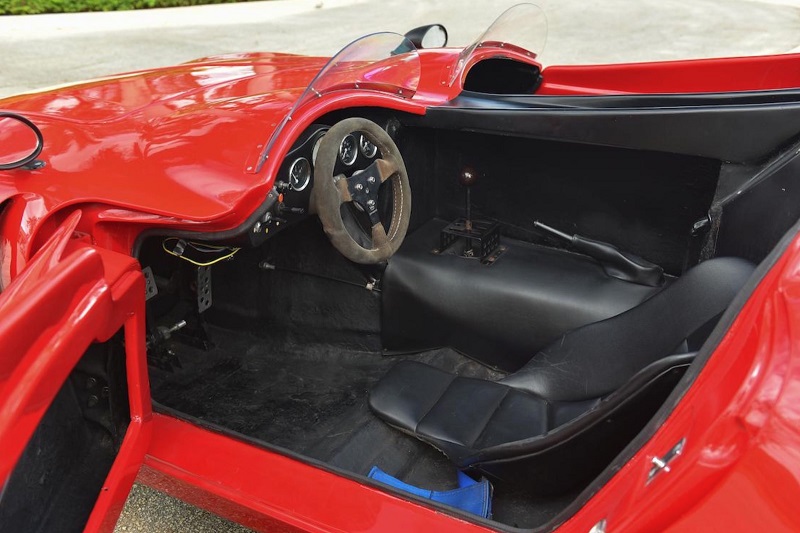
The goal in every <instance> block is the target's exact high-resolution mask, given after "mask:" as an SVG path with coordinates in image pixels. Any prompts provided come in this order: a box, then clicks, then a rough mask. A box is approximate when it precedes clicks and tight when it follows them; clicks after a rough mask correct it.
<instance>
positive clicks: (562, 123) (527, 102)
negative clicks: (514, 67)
mask: <svg viewBox="0 0 800 533" xmlns="http://www.w3.org/2000/svg"><path fill="white" fill-rule="evenodd" d="M704 99H705V100H704ZM725 99H727V100H725ZM776 100H777V101H776ZM721 101H722V102H723V103H725V104H735V105H730V106H728V107H720V103H721ZM425 123H426V124H428V125H431V126H435V127H437V128H444V129H448V130H461V131H465V130H466V131H475V132H484V133H498V134H502V135H519V136H524V137H534V138H538V139H553V140H561V141H570V142H580V143H588V144H595V145H601V146H618V147H625V148H635V149H638V150H658V151H663V152H670V153H676V154H686V155H696V156H701V157H708V158H713V159H719V160H723V161H734V162H751V161H758V160H761V159H764V158H766V157H768V156H770V155H772V154H774V153H775V151H776V147H781V146H783V145H785V144H787V143H789V142H790V141H792V140H793V139H794V138H795V137H797V135H798V134H799V133H800V126H798V123H800V98H798V97H797V92H796V91H791V92H786V93H785V94H784V95H783V98H780V97H778V96H771V95H767V94H764V93H742V94H741V95H740V96H739V97H731V96H730V95H719V96H714V95H710V96H686V95H675V96H673V95H669V94H665V95H659V96H657V97H655V96H651V95H645V96H641V95H625V96H584V97H574V96H570V97H559V96H538V95H531V96H513V97H504V96H490V95H480V94H477V93H472V94H462V95H460V96H459V97H457V98H455V99H454V100H452V101H451V102H449V103H448V104H446V105H444V106H441V107H434V108H431V109H429V110H428V113H427V115H426V117H425Z"/></svg>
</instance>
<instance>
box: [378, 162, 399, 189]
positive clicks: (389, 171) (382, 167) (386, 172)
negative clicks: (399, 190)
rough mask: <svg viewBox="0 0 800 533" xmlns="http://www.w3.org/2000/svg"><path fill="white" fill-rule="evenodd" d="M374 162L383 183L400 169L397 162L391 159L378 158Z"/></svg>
mask: <svg viewBox="0 0 800 533" xmlns="http://www.w3.org/2000/svg"><path fill="white" fill-rule="evenodd" d="M374 164H375V167H376V168H377V169H378V175H379V176H380V179H381V183H383V182H384V181H386V180H388V179H389V178H391V177H392V176H394V175H395V174H397V172H398V171H399V169H398V167H397V163H395V162H394V161H393V160H391V159H382V158H381V159H376V160H375V163H374Z"/></svg>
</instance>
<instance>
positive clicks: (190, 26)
mask: <svg viewBox="0 0 800 533" xmlns="http://www.w3.org/2000/svg"><path fill="white" fill-rule="evenodd" d="M518 1H519V0H497V1H494V2H491V3H487V2H485V1H479V0H386V1H382V2H377V1H372V2H368V1H366V0H275V1H272V2H248V3H242V4H220V5H209V6H195V7H184V8H169V9H159V10H144V11H123V12H112V13H78V14H66V15H32V16H12V17H0V97H2V96H5V95H11V94H15V93H19V92H25V91H30V90H34V89H38V88H42V87H46V86H50V85H55V84H63V83H69V82H75V81H79V80H82V79H87V78H91V77H97V76H103V75H108V74H113V73H118V72H126V71H131V70H138V69H143V68H152V67H158V66H166V65H172V64H175V63H180V62H183V61H188V60H191V59H195V58H197V57H202V56H206V55H213V54H220V53H229V52H241V51H255V50H275V51H283V52H293V53H301V54H321V55H330V54H332V53H334V52H335V51H336V50H338V49H339V48H341V47H342V46H344V45H345V44H347V43H348V42H350V41H352V40H353V39H355V38H357V37H359V36H361V35H364V34H366V33H371V32H374V31H395V32H398V33H404V32H405V31H407V30H409V29H410V28H413V27H415V26H418V25H421V24H426V23H430V22H442V23H444V24H445V25H446V26H447V27H448V30H449V32H450V43H451V44H452V45H456V46H458V45H465V44H468V43H469V42H471V41H472V40H473V39H474V38H475V37H476V36H477V35H479V34H480V32H481V31H482V30H483V29H485V28H486V27H487V26H488V25H489V24H490V23H491V21H492V20H493V19H494V18H495V17H496V16H497V15H498V14H500V13H501V12H502V11H503V9H505V8H507V7H509V6H511V5H514V4H516V3H518ZM539 4H540V5H541V6H542V7H543V9H544V10H545V12H546V13H547V17H548V20H549V36H548V42H547V45H546V48H545V51H544V54H543V60H544V61H545V62H547V63H576V62H582V63H586V62H618V61H639V60H647V59H673V58H688V57H712V56H726V55H752V54H763V53H776V52H781V53H782V52H788V51H791V50H798V49H799V47H800V0H641V1H635V2H634V1H631V0H605V1H603V2H596V3H595V2H593V3H587V2H586V1H585V0H544V1H542V0H540V1H539Z"/></svg>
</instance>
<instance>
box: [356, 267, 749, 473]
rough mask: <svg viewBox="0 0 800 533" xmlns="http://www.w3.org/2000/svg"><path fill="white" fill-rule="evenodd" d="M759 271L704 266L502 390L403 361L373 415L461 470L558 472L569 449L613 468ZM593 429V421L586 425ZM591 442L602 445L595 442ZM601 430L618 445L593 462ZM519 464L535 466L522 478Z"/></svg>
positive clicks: (568, 338) (541, 356)
mask: <svg viewBox="0 0 800 533" xmlns="http://www.w3.org/2000/svg"><path fill="white" fill-rule="evenodd" d="M752 271H753V266H752V265H751V264H750V263H748V262H747V261H744V260H742V259H736V258H723V259H713V260H710V261H707V262H705V263H702V264H700V265H699V266H697V267H695V268H693V269H691V270H690V271H688V272H687V273H686V274H685V275H684V276H683V277H682V278H680V279H679V280H678V281H676V282H675V283H673V284H672V285H670V286H669V287H668V288H666V289H665V290H663V291H662V292H660V293H658V294H656V295H655V296H653V297H652V298H650V299H649V300H647V301H645V302H644V303H642V304H641V305H639V306H637V307H636V308H634V309H631V310H630V311H627V312H625V313H623V314H621V315H618V316H616V317H613V318H610V319H607V320H604V321H602V322H597V323H594V324H590V325H588V326H584V327H581V328H578V329H576V330H573V331H571V332H569V333H567V334H565V335H564V336H562V338H560V339H558V340H556V341H555V342H553V343H552V344H550V345H549V346H548V347H547V348H545V349H544V350H542V351H541V352H539V353H538V354H536V356H534V357H533V359H531V361H530V362H529V363H527V364H526V365H525V366H524V367H523V368H522V369H521V370H520V371H518V372H516V373H515V374H511V375H510V376H508V377H506V378H504V379H502V380H500V381H498V382H492V381H487V380H480V379H473V378H465V377H459V376H457V375H455V374H452V373H450V372H445V371H443V370H439V369H436V368H434V367H431V366H429V365H425V364H421V363H415V362H401V363H399V364H397V365H395V366H394V367H393V368H392V369H391V370H390V371H389V373H388V374H387V375H386V376H384V378H382V379H381V381H380V382H379V383H378V385H377V386H376V387H375V388H374V389H373V390H372V392H371V394H370V407H371V408H372V410H373V411H374V412H375V413H376V414H378V416H380V417H381V418H383V419H384V420H385V421H386V422H388V423H389V424H391V425H393V426H395V427H398V428H399V429H401V430H403V431H405V432H407V433H410V434H412V435H414V436H416V437H417V438H419V439H421V440H423V441H425V442H428V443H429V444H432V445H433V446H435V447H437V448H438V449H440V450H441V451H443V452H444V453H445V454H446V455H447V456H448V457H449V458H450V459H451V460H452V461H453V462H455V463H456V464H457V465H459V467H461V468H477V469H480V470H482V471H484V472H486V473H489V474H490V475H495V476H496V477H504V476H515V477H516V476H519V475H524V473H525V471H527V472H528V473H530V472H533V471H536V472H539V473H540V474H541V472H543V471H546V470H547V469H548V468H549V467H548V466H547V465H546V464H544V463H547V461H548V457H549V456H548V455H544V454H543V453H542V452H543V450H549V451H550V452H552V450H555V449H557V448H558V447H559V446H560V445H562V444H565V445H568V447H569V448H570V450H578V452H577V453H580V454H584V455H585V457H584V458H583V459H581V461H583V462H584V463H586V462H587V461H589V460H588V459H586V457H589V456H592V457H595V456H596V455H597V454H595V452H598V453H599V454H600V455H604V456H605V457H606V458H610V457H613V454H614V453H616V452H617V451H618V449H617V448H615V446H616V445H624V442H625V439H627V438H628V437H629V436H630V435H628V434H627V433H630V431H635V427H636V426H635V425H634V424H632V423H630V420H636V421H637V422H638V423H644V422H645V421H646V419H647V418H646V417H647V416H648V414H647V413H649V411H648V410H647V409H645V408H644V406H645V405H648V406H649V407H650V408H657V406H658V405H659V404H660V401H663V397H665V395H666V394H668V393H669V391H670V390H671V388H672V387H673V386H674V384H675V383H676V382H677V379H679V377H680V374H681V373H682V369H683V368H685V367H686V365H688V363H689V361H690V360H691V355H687V356H682V355H670V354H672V353H673V352H674V351H675V350H676V349H678V347H680V346H682V345H685V339H687V338H688V337H691V336H692V335H693V334H694V333H695V332H696V331H698V330H702V329H704V328H705V327H707V325H708V323H709V322H715V321H716V320H717V318H718V317H719V316H720V315H721V313H722V312H723V311H724V310H725V308H726V307H727V306H728V304H729V303H730V302H731V300H732V299H733V297H734V296H735V295H736V293H737V292H738V291H739V290H740V289H741V287H742V286H743V285H744V283H745V282H746V281H747V279H748V278H749V276H750V275H751V273H752ZM676 369H681V372H678V373H676V372H674V371H675V370H676ZM629 400H636V401H629ZM637 402H640V403H639V404H638V405H633V406H631V404H636V403H637ZM625 408H627V411H626V410H625ZM620 411H622V412H623V413H624V414H623V415H620V413H619V412H620ZM612 414H613V415H614V416H616V419H617V420H619V419H620V417H621V416H622V417H623V418H624V419H625V420H627V422H625V423H620V422H617V423H618V424H619V425H620V426H621V429H622V432H620V431H618V430H615V429H613V425H609V424H598V422H599V421H602V420H604V419H605V420H606V421H610V420H611V416H612ZM582 415H585V416H582ZM585 419H591V420H590V422H589V423H584V424H581V423H580V421H581V420H583V421H584V422H585V421H586V420H585ZM597 428H600V429H599V430H598V429H597ZM604 428H605V429H604ZM590 431H592V432H594V433H593V434H594V437H591V438H590V437H586V435H587V434H589V432H590ZM598 431H599V432H600V434H601V435H600V437H599V438H601V439H603V440H604V441H607V440H608V439H613V440H614V441H615V442H614V446H607V445H606V444H607V443H604V444H603V446H602V448H603V449H602V450H594V451H593V450H592V448H593V447H594V448H597V447H598V446H599V444H598V442H597V439H598ZM603 431H611V433H610V434H609V435H605V434H603ZM626 432H627V433H626ZM581 435H583V436H584V437H586V438H585V439H584V442H583V443H582V444H581V439H580V438H576V437H580V436H581ZM542 441H547V442H546V443H545V445H543V442H542ZM593 441H594V443H593ZM609 442H610V441H609ZM576 443H577V444H576ZM565 449H566V448H565ZM550 452H548V453H550ZM554 453H555V454H556V455H558V451H556V452H554ZM573 453H576V452H575V451H571V452H570V453H569V454H567V456H569V457H571V456H572V454H573ZM586 454H588V455H586ZM551 459H552V457H551ZM516 460H519V461H522V462H523V463H524V464H523V463H520V465H517V468H516V470H515V467H514V462H515V461H516ZM576 464H577V463H576ZM584 466H588V467H596V466H597V464H596V462H595V463H594V464H592V463H591V461H589V464H588V465H584ZM531 469H532V470H531ZM577 471H583V472H584V473H586V472H588V470H586V468H583V467H581V468H578V469H577ZM520 472H522V474H520Z"/></svg>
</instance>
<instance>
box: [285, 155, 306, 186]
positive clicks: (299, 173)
mask: <svg viewBox="0 0 800 533" xmlns="http://www.w3.org/2000/svg"><path fill="white" fill-rule="evenodd" d="M309 181H311V163H309V162H308V159H306V158H305V157H298V158H297V159H295V160H294V163H292V166H290V167H289V185H291V186H292V189H294V190H295V191H302V190H303V189H305V188H306V187H307V186H308V182H309Z"/></svg>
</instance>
